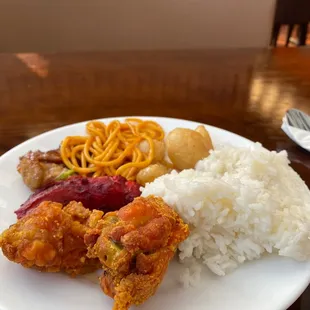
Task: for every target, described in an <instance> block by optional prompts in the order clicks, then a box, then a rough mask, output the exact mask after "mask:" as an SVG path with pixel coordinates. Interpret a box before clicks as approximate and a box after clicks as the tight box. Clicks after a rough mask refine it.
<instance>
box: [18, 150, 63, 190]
mask: <svg viewBox="0 0 310 310" xmlns="http://www.w3.org/2000/svg"><path fill="white" fill-rule="evenodd" d="M17 171H18V172H19V173H20V174H21V176H22V178H23V181H24V183H25V184H26V185H27V186H28V187H29V188H30V189H31V190H36V189H38V188H41V187H44V186H46V185H47V184H49V183H51V182H54V181H56V179H57V177H59V176H60V175H61V174H63V173H64V172H66V171H68V169H67V168H66V166H65V165H64V164H63V162H62V159H61V156H60V152H59V150H51V151H48V152H41V151H35V152H33V151H29V152H28V153H27V154H26V155H24V156H22V157H21V158H20V159H19V164H18V166H17Z"/></svg>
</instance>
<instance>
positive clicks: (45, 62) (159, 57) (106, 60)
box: [0, 49, 310, 310]
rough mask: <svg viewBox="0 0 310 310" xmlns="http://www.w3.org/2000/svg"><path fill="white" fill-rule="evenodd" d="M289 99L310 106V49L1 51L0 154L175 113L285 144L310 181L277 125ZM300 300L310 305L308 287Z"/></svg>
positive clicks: (270, 144) (304, 159)
mask: <svg viewBox="0 0 310 310" xmlns="http://www.w3.org/2000/svg"><path fill="white" fill-rule="evenodd" d="M293 107H294V108H299V109H302V110H303V111H305V112H307V113H309V114H310V50H307V49H275V50H222V51H171V52H117V53H116V52H115V53H113V52H105V53H97V52H93V53H68V54H48V55H36V54H32V55H22V54H17V55H13V54H5V55H0V155H1V154H3V153H4V152H6V151H8V150H9V149H10V148H12V147H13V146H15V145H17V144H19V143H21V142H23V141H25V140H27V139H29V138H31V137H33V136H36V135H38V134H40V133H42V132H45V131H47V130H50V129H53V128H57V127H59V126H63V125H66V124H71V123H75V122H79V121H84V120H88V119H94V118H102V117H109V116H122V115H156V116H170V117H176V118H184V119H189V120H194V121H198V122H203V123H206V124H210V125H214V126H218V127H221V128H224V129H227V130H230V131H233V132H235V133H237V134H240V135H242V136H245V137H247V138H249V139H251V140H253V141H259V142H261V143H263V145H265V146H266V147H267V148H269V149H275V150H277V151H280V150H287V151H288V154H289V158H290V160H291V161H292V166H293V168H294V169H295V170H296V171H297V172H298V173H299V174H300V175H301V177H302V178H303V179H304V180H305V181H306V183H307V185H308V186H310V173H309V172H310V154H309V153H307V152H306V151H304V150H302V149H301V148H299V147H298V146H296V145H295V144H294V143H293V142H292V141H291V140H289V139H288V137H287V136H286V135H285V134H284V133H283V132H282V131H281V128H280V126H281V123H282V117H283V115H284V114H285V111H286V110H287V109H289V108H293ZM297 309H299V310H301V309H302V310H307V309H310V288H308V291H307V292H305V293H304V294H303V296H302V297H301V298H300V299H299V300H298V301H297V302H296V303H295V304H294V305H293V306H292V307H291V308H290V310H297ZM262 310H263V309H262Z"/></svg>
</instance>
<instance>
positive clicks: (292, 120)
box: [286, 109, 310, 131]
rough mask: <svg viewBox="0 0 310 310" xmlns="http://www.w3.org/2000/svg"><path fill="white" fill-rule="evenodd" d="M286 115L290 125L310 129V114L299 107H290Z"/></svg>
mask: <svg viewBox="0 0 310 310" xmlns="http://www.w3.org/2000/svg"><path fill="white" fill-rule="evenodd" d="M286 117H287V121H288V123H289V125H290V126H293V127H296V128H299V129H303V130H306V131H310V116H309V115H307V114H306V113H304V112H302V111H300V110H297V109H290V110H288V111H287V112H286Z"/></svg>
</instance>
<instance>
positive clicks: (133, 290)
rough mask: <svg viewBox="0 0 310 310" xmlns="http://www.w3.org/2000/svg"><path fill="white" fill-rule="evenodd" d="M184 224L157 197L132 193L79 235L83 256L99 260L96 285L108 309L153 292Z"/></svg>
mask: <svg viewBox="0 0 310 310" xmlns="http://www.w3.org/2000/svg"><path fill="white" fill-rule="evenodd" d="M188 235H189V228H188V225H186V224H185V223H184V222H183V221H182V219H181V218H180V217H179V215H178V214H177V213H176V212H175V211H173V210H172V209H171V208H170V207H169V206H168V205H166V204H165V203H164V201H163V200H162V199H161V198H156V197H152V196H150V197H147V198H142V197H139V198H135V199H134V201H133V202H132V203H129V204H128V205H127V206H125V207H123V208H121V209H120V210H119V211H117V212H109V213H107V214H106V215H105V216H104V217H103V219H102V220H99V221H98V222H97V225H96V226H95V227H94V228H92V229H89V231H88V232H87V233H86V235H85V239H84V240H85V243H86V244H87V245H88V254H87V255H88V257H90V258H99V260H100V262H101V263H102V265H103V274H102V276H101V287H102V289H103V291H104V293H105V294H107V295H108V296H110V297H112V298H114V301H115V303H114V307H113V310H127V309H129V307H130V306H131V305H139V304H142V303H143V302H145V301H146V300H147V299H148V298H149V297H150V296H152V295H154V293H155V292H156V289H157V288H158V286H159V284H160V283H161V281H162V279H163V277H164V275H165V272H166V270H167V267H168V264H169V261H170V260H171V259H172V257H173V256H174V253H175V251H176V249H177V247H178V244H179V243H180V242H182V241H183V240H185V239H186V238H187V237H188Z"/></svg>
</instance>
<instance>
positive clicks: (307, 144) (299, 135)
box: [281, 115, 310, 152]
mask: <svg viewBox="0 0 310 310" xmlns="http://www.w3.org/2000/svg"><path fill="white" fill-rule="evenodd" d="M282 121H283V122H282V126H281V128H282V130H283V131H284V132H285V133H286V134H287V135H288V136H289V137H290V138H291V139H292V140H293V141H294V142H296V143H297V144H298V145H299V146H301V147H302V148H303V149H305V150H307V151H309V152H310V131H306V130H303V129H299V128H296V127H293V126H290V125H289V124H288V121H287V117H286V115H285V116H284V117H283V120H282Z"/></svg>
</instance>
